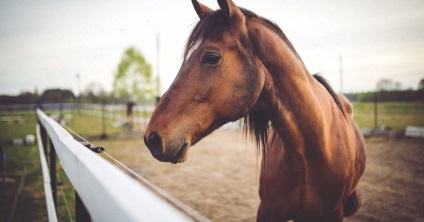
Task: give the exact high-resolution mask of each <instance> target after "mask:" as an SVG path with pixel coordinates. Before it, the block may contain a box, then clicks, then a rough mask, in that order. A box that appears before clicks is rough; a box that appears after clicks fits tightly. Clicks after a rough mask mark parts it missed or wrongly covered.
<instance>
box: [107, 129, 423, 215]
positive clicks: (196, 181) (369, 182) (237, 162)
mask: <svg viewBox="0 0 424 222" xmlns="http://www.w3.org/2000/svg"><path fill="white" fill-rule="evenodd" d="M367 148H368V159H367V168H366V172H365V176H364V177H363V180H362V182H361V183H360V190H361V192H362V196H363V206H362V208H361V210H360V212H359V213H358V214H356V215H355V216H353V217H351V218H348V219H346V220H345V221H349V222H353V221H424V210H423V209H424V140H422V139H421V140H418V139H408V138H405V139H386V138H374V139H369V140H367ZM107 151H108V153H110V154H112V155H113V156H115V157H116V158H118V159H120V160H122V161H123V162H124V163H125V164H127V165H128V166H130V167H131V168H132V169H135V170H136V171H137V172H138V173H140V174H142V175H143V176H145V177H146V178H148V179H149V180H151V181H152V182H154V183H155V184H156V185H158V186H159V187H161V188H163V189H164V190H166V191H167V192H169V193H170V194H172V195H173V196H175V197H176V198H178V199H179V200H181V201H183V202H184V203H186V204H188V205H189V206H191V207H192V208H194V209H195V210H197V211H199V212H200V213H202V214H203V215H205V216H206V217H208V218H210V219H211V220H213V221H255V218H256V209H257V207H258V204H259V196H258V186H259V182H258V181H259V179H258V178H259V165H260V158H259V157H258V156H257V153H256V149H255V147H254V146H253V145H252V144H250V143H248V142H246V140H245V139H244V136H243V134H242V132H240V131H223V130H221V131H216V132H214V133H213V134H212V135H210V136H208V137H206V138H205V139H204V140H202V141H201V142H199V143H198V144H197V145H196V146H194V147H192V148H191V151H190V154H189V158H188V160H187V161H186V162H185V163H183V164H177V165H173V164H169V163H161V162H158V161H157V160H155V159H153V158H152V157H151V155H150V152H149V151H148V150H147V148H145V146H144V144H143V142H142V141H141V139H137V140H133V141H130V142H128V143H124V144H122V143H118V142H116V143H114V142H111V144H109V147H108V148H107Z"/></svg>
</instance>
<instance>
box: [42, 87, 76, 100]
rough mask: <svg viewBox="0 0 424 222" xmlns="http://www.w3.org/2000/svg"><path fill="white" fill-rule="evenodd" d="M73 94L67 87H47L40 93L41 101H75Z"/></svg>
mask: <svg viewBox="0 0 424 222" xmlns="http://www.w3.org/2000/svg"><path fill="white" fill-rule="evenodd" d="M75 98H76V97H75V95H74V93H73V92H72V91H71V90H68V89H47V90H45V91H44V92H43V94H41V97H40V102H41V103H66V102H75Z"/></svg>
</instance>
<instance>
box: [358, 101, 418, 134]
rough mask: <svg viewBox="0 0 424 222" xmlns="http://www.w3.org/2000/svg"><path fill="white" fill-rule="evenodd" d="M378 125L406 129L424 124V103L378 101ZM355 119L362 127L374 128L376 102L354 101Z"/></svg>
mask: <svg viewBox="0 0 424 222" xmlns="http://www.w3.org/2000/svg"><path fill="white" fill-rule="evenodd" d="M377 111H378V112H377V113H378V116H377V127H380V126H381V125H384V126H385V127H386V128H392V129H397V130H404V129H405V127H406V126H410V125H413V126H424V103H389V102H388V103H378V104H377ZM353 113H354V119H355V121H356V122H357V123H358V125H359V126H360V127H361V128H370V129H373V128H374V121H375V118H374V103H354V104H353Z"/></svg>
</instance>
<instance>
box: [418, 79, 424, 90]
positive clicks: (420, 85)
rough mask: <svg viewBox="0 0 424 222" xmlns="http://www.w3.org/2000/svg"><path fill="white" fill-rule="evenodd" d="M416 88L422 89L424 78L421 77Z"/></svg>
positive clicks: (423, 88) (423, 87)
mask: <svg viewBox="0 0 424 222" xmlns="http://www.w3.org/2000/svg"><path fill="white" fill-rule="evenodd" d="M418 90H424V79H421V81H420V83H419V84H418Z"/></svg>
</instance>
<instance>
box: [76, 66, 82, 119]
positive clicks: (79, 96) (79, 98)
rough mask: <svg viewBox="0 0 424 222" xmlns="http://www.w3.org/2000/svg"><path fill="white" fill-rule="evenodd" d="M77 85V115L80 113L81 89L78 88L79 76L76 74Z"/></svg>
mask: <svg viewBox="0 0 424 222" xmlns="http://www.w3.org/2000/svg"><path fill="white" fill-rule="evenodd" d="M76 76H77V85H78V97H77V110H78V114H80V113H81V104H80V103H81V87H80V75H79V73H77V75H76Z"/></svg>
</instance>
